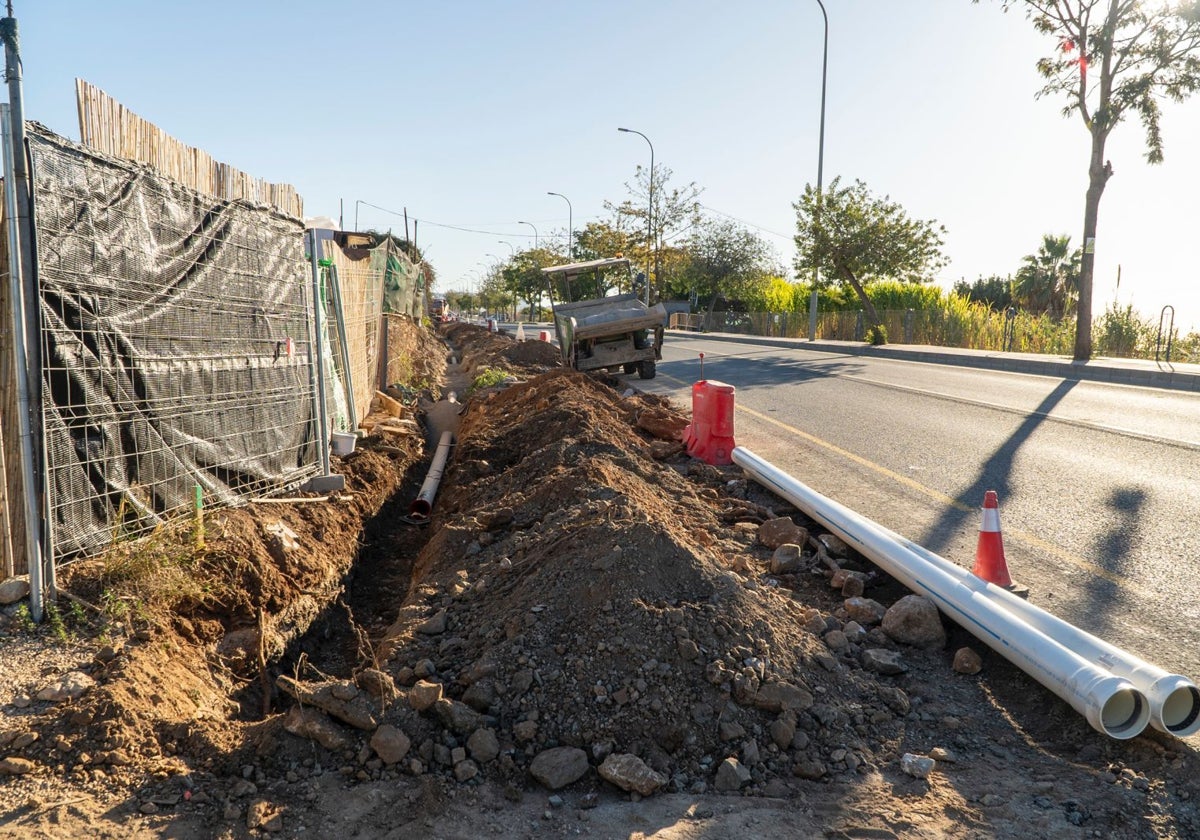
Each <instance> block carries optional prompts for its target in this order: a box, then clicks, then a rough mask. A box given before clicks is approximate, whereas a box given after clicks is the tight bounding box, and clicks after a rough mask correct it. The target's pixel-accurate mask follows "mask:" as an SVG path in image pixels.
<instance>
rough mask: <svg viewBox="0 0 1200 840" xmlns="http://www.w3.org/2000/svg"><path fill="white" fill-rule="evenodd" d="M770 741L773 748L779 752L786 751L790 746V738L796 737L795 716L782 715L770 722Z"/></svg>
mask: <svg viewBox="0 0 1200 840" xmlns="http://www.w3.org/2000/svg"><path fill="white" fill-rule="evenodd" d="M770 732H771V740H772V741H774V742H775V746H777V747H779V749H781V750H786V749H787V748H788V747H790V746H791V745H792V738H794V737H795V735H796V717H795V715H787V714H783V715H780V716H779V717H777V718H775V720H773V721H771V726H770Z"/></svg>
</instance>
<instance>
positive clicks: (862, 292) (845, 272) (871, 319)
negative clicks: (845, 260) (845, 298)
mask: <svg viewBox="0 0 1200 840" xmlns="http://www.w3.org/2000/svg"><path fill="white" fill-rule="evenodd" d="M837 273H838V274H839V275H840V276H841V278H842V279H843V280H845V281H846V282H847V283H849V284H850V288H852V289H854V293H855V294H856V295H858V300H859V302H860V303H862V305H863V312H864V313H866V316H867V326H868V327H880V326H883V323H882V322H881V321H880V320H879V313H878V312H876V311H875V304H873V303H871V299H870V298H869V297H867V292H866V289H864V288H863V287H862V283H859V282H858V278H857V277H855V276H854V272H852V271H850V270H849V269H847V268H844V267H842V266H837Z"/></svg>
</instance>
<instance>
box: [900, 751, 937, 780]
mask: <svg viewBox="0 0 1200 840" xmlns="http://www.w3.org/2000/svg"><path fill="white" fill-rule="evenodd" d="M935 767H937V762H936V761H934V760H933V759H932V758H930V757H929V756H927V755H914V754H913V753H905V754H904V756H903V757H902V758H901V759H900V769H901V770H903V771H904V772H905V773H907V774H908V775H910V776H912V777H913V778H914V779H928V778H929V774H930V773H932V772H933V769H934V768H935Z"/></svg>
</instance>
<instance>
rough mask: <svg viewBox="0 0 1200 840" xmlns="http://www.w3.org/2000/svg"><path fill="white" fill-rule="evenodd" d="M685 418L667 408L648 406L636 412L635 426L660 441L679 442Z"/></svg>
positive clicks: (685, 424)
mask: <svg viewBox="0 0 1200 840" xmlns="http://www.w3.org/2000/svg"><path fill="white" fill-rule="evenodd" d="M687 424H688V421H687V418H686V417H684V416H683V415H681V414H677V413H676V412H674V411H671V410H670V409H667V408H662V407H660V406H649V407H647V408H644V409H642V410H641V411H639V412H638V415H637V426H638V428H639V429H644V430H645V431H647V432H649V433H650V434H651V435H653V436H654V437H656V438H659V439H660V440H670V441H675V440H679V437H680V435H681V434H682V433H683V430H684V427H685V426H687Z"/></svg>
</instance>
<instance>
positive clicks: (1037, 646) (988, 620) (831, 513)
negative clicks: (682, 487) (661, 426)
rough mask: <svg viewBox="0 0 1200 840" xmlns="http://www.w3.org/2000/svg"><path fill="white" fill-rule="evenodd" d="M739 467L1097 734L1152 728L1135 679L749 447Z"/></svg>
mask: <svg viewBox="0 0 1200 840" xmlns="http://www.w3.org/2000/svg"><path fill="white" fill-rule="evenodd" d="M733 462H734V463H735V464H737V465H738V466H740V467H741V468H742V469H744V470H745V471H746V472H748V473H750V475H752V476H753V477H754V478H755V479H756V480H757V481H759V483H761V484H762V485H763V486H765V487H767V488H769V489H770V490H772V491H774V492H775V493H777V494H778V495H779V496H781V497H782V498H785V499H787V500H788V501H790V502H792V503H793V504H794V505H796V506H797V507H799V508H800V509H801V510H803V511H804V512H805V513H806V514H808V515H809V516H811V517H812V518H814V519H816V520H818V521H819V522H821V523H822V524H824V525H825V526H826V527H828V528H829V529H830V530H831V531H833V532H834V533H835V534H837V535H838V536H840V537H841V538H842V539H843V540H845V541H846V542H847V544H850V545H853V546H854V547H855V548H856V549H857V550H858V551H859V552H860V553H862V554H863V555H864V556H866V557H868V558H869V559H870V560H871V561H872V562H874V563H875V564H876V565H878V566H879V567H880V568H882V569H884V570H885V571H886V572H888V574H890V575H892V577H894V578H896V579H897V580H899V581H900V582H901V583H903V584H904V585H905V586H907V587H908V588H910V589H912V590H913V591H914V592H918V593H920V594H922V595H925V596H926V597H928V598H929V599H930V600H932V601H933V602H934V604H936V605H937V607H938V609H940V610H941V611H942V612H943V613H945V614H946V615H947V616H949V617H950V618H951V619H952V620H954V621H955V622H957V623H958V624H959V625H960V626H962V627H963V628H965V629H966V630H967V631H968V632H970V633H971V634H972V635H974V636H975V637H976V638H977V639H979V640H980V641H981V642H983V643H984V644H986V645H987V646H988V647H990V648H992V650H994V651H996V652H997V653H999V654H1000V655H1001V656H1003V657H1004V658H1005V659H1007V660H1008V661H1009V662H1012V663H1013V664H1014V665H1016V666H1017V667H1019V668H1021V670H1023V671H1025V673H1027V674H1029V675H1030V676H1031V677H1033V678H1034V679H1035V680H1037V681H1038V682H1040V683H1041V684H1042V685H1044V686H1045V687H1046V688H1048V689H1050V690H1051V691H1053V692H1054V693H1055V694H1057V695H1058V696H1059V697H1061V698H1062V699H1063V700H1065V701H1066V702H1067V703H1069V704H1070V705H1071V707H1072V708H1074V709H1075V710H1076V711H1077V712H1079V713H1080V714H1081V715H1083V716H1084V717H1085V718H1086V719H1087V721H1088V723H1090V724H1091V725H1092V727H1093V728H1094V729H1096V730H1097V731H1099V732H1103V733H1104V734H1105V735H1108V736H1110V737H1113V738H1118V739H1127V738H1134V737H1136V736H1137V735H1138V734H1140V733H1141V731H1142V730H1143V729H1145V728H1146V725H1147V724H1148V723H1149V722H1150V704H1149V702H1148V701H1147V699H1146V697H1145V695H1143V694H1142V692H1141V691H1139V690H1138V689H1137V688H1136V687H1135V686H1134V685H1133V684H1132V683H1131V682H1130V681H1129V680H1127V679H1125V678H1123V677H1118V676H1114V675H1113V674H1111V673H1109V672H1108V671H1106V670H1104V669H1103V668H1100V667H1097V666H1096V665H1094V664H1092V663H1091V662H1089V661H1087V660H1086V659H1084V658H1083V657H1082V656H1080V655H1079V654H1078V653H1075V652H1074V651H1072V650H1070V649H1069V648H1067V647H1065V646H1064V645H1063V644H1061V643H1060V642H1057V641H1055V640H1054V639H1052V638H1051V637H1050V636H1048V635H1046V634H1045V633H1043V632H1041V631H1040V630H1037V629H1036V628H1034V627H1032V626H1030V625H1029V624H1027V623H1026V622H1024V621H1022V620H1021V619H1020V618H1018V617H1017V616H1015V615H1014V614H1013V613H1012V612H1010V611H1009V610H1007V609H1005V608H1004V607H1003V606H1001V605H1000V604H998V603H996V602H995V601H992V600H991V599H990V598H988V597H987V596H985V595H984V594H982V593H981V592H980V591H979V590H977V589H973V588H971V587H969V586H967V585H965V584H964V583H963V582H962V581H961V580H960V579H958V578H957V577H956V576H954V575H952V574H950V573H949V572H948V571H946V570H945V569H942V568H939V567H938V566H936V565H934V564H932V563H930V562H929V561H928V560H926V559H925V558H923V557H921V556H920V555H918V554H917V553H915V552H913V551H912V550H910V549H908V548H906V547H905V546H903V545H901V544H900V543H898V542H897V541H896V540H895V539H893V537H892V536H890V535H889V534H888V533H885V532H884V530H883V529H882V528H881V527H880V526H879V525H877V524H876V523H874V522H872V521H871V520H869V519H867V518H866V517H863V516H860V515H859V514H857V513H855V512H854V511H852V510H850V509H849V508H847V507H844V506H843V505H840V504H838V503H837V502H835V501H833V500H832V499H830V498H827V497H826V496H822V495H821V494H820V493H817V492H816V491H815V490H813V489H812V488H810V487H808V486H806V485H804V484H802V483H801V482H800V481H798V480H797V479H795V478H793V477H792V476H790V475H788V474H787V473H785V472H783V471H782V470H780V469H778V468H777V467H775V466H774V465H772V464H770V463H768V462H766V461H764V460H763V459H761V458H759V457H758V456H757V455H755V454H754V453H753V452H751V451H749V450H748V449H746V448H745V447H741V446H739V447H736V448H735V449H734V450H733Z"/></svg>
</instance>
